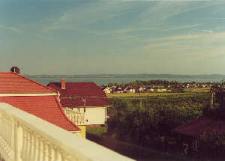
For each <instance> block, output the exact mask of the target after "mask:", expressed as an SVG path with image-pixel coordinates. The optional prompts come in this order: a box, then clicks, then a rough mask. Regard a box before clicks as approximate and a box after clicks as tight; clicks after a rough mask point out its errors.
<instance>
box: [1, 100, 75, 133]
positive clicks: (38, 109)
mask: <svg viewBox="0 0 225 161" xmlns="http://www.w3.org/2000/svg"><path fill="white" fill-rule="evenodd" d="M0 102H4V103H8V104H11V105H12V106H15V107H17V108H19V109H21V110H24V111H26V112H28V113H30V114H33V115H36V116H37V117H40V118H42V119H44V120H46V121H48V122H50V123H52V124H55V125H57V126H59V127H61V128H64V129H66V130H69V131H79V128H78V127H76V126H74V125H73V124H72V123H71V122H70V121H69V120H68V119H67V118H66V116H65V115H64V113H63V111H62V108H61V107H60V104H58V101H57V98H56V96H39V97H38V96H36V97H33V96H31V97H27V96H26V97H18V96H17V97H0Z"/></svg>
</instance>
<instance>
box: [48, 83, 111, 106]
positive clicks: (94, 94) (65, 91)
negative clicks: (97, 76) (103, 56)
mask: <svg viewBox="0 0 225 161" xmlns="http://www.w3.org/2000/svg"><path fill="white" fill-rule="evenodd" d="M48 86H49V87H51V88H53V89H55V90H57V91H59V93H60V100H61V104H62V106H63V107H81V106H88V107H103V106H105V107H106V106H109V102H108V100H107V97H106V95H105V93H104V92H103V91H102V89H101V88H100V87H99V86H97V85H96V84H95V83H91V82H65V81H62V82H61V83H59V82H51V83H49V84H48Z"/></svg>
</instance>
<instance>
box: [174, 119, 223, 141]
mask: <svg viewBox="0 0 225 161" xmlns="http://www.w3.org/2000/svg"><path fill="white" fill-rule="evenodd" d="M174 131H175V132H177V133H180V134H182V135H187V136H196V137H197V136H200V135H203V134H204V133H211V134H212V133H214V134H225V120H219V119H212V118H208V117H206V116H202V117H200V118H198V119H195V120H193V121H191V122H189V123H187V124H184V125H182V126H179V127H177V128H176V129H175V130H174Z"/></svg>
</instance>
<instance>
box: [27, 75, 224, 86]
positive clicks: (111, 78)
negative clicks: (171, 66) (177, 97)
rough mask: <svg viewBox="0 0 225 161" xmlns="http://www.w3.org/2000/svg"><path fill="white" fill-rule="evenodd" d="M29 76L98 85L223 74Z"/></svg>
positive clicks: (43, 80)
mask: <svg viewBox="0 0 225 161" xmlns="http://www.w3.org/2000/svg"><path fill="white" fill-rule="evenodd" d="M27 76H28V77H29V78H31V79H33V80H36V81H38V82H41V83H43V84H48V83H49V82H55V81H60V80H61V79H65V80H66V81H70V82H95V83H97V84H98V85H106V84H108V83H129V82H133V81H136V80H138V81H148V80H167V81H177V82H221V81H223V80H225V75H220V74H212V75H175V74H107V75H106V74H90V75H27Z"/></svg>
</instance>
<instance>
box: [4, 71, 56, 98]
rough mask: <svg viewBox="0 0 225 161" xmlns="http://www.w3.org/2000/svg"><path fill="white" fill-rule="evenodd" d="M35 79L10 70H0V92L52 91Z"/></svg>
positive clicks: (36, 92) (52, 91)
mask: <svg viewBox="0 0 225 161" xmlns="http://www.w3.org/2000/svg"><path fill="white" fill-rule="evenodd" d="M54 92H55V91H54V90H51V89H49V88H47V87H45V86H43V85H41V84H39V83H37V82H35V81H32V80H30V79H27V78H25V77H23V76H21V75H19V74H16V73H12V72H0V94H27V93H29V94H34V93H35V94H38V93H42V94H43V93H54Z"/></svg>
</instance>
